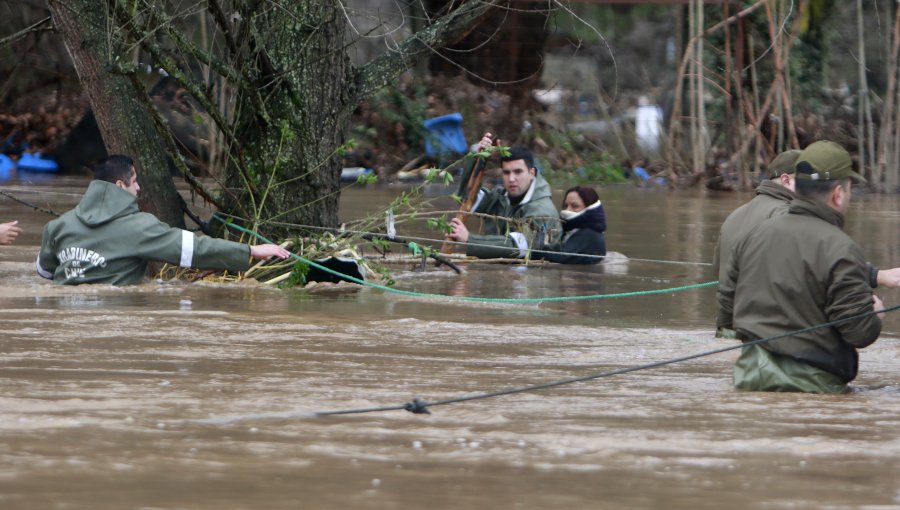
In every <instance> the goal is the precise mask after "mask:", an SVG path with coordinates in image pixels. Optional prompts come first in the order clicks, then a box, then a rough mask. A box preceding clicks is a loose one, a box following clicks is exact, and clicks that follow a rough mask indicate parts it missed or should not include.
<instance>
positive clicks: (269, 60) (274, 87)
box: [226, 0, 354, 234]
mask: <svg viewBox="0 0 900 510" xmlns="http://www.w3.org/2000/svg"><path fill="white" fill-rule="evenodd" d="M284 10H288V11H289V12H288V13H285V12H284ZM341 20H342V18H341V14H340V12H339V11H338V9H337V5H336V4H335V3H332V2H321V1H319V0H309V1H302V2H295V3H293V4H290V6H288V5H287V4H285V5H283V6H282V8H281V9H270V10H268V11H267V12H265V13H261V14H260V15H257V16H254V18H253V23H254V26H253V28H252V41H251V46H252V50H253V52H254V56H253V58H254V59H255V62H256V72H257V73H258V74H257V81H258V85H259V87H260V92H261V94H262V95H263V96H264V97H266V98H267V100H266V103H265V111H264V112H260V111H258V109H256V108H254V105H253V104H252V103H251V99H252V98H249V97H246V96H243V101H242V103H241V105H240V107H239V109H238V111H240V112H244V113H243V116H242V117H241V118H239V119H238V124H237V129H236V135H237V139H238V140H240V141H241V143H242V144H243V146H244V151H243V156H244V164H245V166H244V168H238V166H237V165H232V166H230V167H229V172H228V176H227V181H226V182H227V183H228V186H229V187H230V188H232V189H241V190H242V194H241V196H240V198H239V201H240V206H241V207H242V209H243V211H244V214H246V213H250V214H251V215H252V216H254V218H253V219H254V220H257V221H259V220H260V219H263V220H268V221H270V222H275V223H270V224H268V225H265V224H263V225H264V229H265V230H266V231H267V232H269V233H279V234H286V233H287V232H289V231H292V230H295V229H293V228H291V227H290V226H289V225H280V224H282V223H283V224H291V225H316V226H318V225H322V226H328V227H333V226H336V225H337V211H338V198H339V193H338V187H339V175H340V168H341V158H340V155H339V154H338V153H337V148H338V147H340V146H341V145H342V144H343V143H344V142H345V139H346V130H347V126H348V125H349V115H350V113H351V112H352V109H353V107H354V105H353V104H351V102H350V93H351V91H350V89H349V87H348V84H350V83H352V77H353V76H352V68H351V66H350V63H349V60H348V58H347V55H346V52H345V51H343V48H344V47H345V42H344V37H345V34H344V25H343V23H342V22H341ZM248 183H249V186H248V185H247V184H248ZM233 205H235V206H237V205H238V204H233Z"/></svg>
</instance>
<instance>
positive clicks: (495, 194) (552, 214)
mask: <svg viewBox="0 0 900 510" xmlns="http://www.w3.org/2000/svg"><path fill="white" fill-rule="evenodd" d="M492 143H493V138H492V136H491V134H490V133H485V135H484V137H483V138H482V139H481V141H480V142H478V150H477V152H481V151H483V150H486V149H487V148H488V147H490V146H491V145H492ZM500 165H501V167H502V171H503V187H502V188H501V187H495V188H493V189H491V190H487V189H481V190H479V192H478V199H477V201H476V202H475V204H474V205H473V206H472V212H475V213H481V214H484V215H486V216H487V217H484V218H483V225H484V227H483V232H484V234H482V235H479V234H471V233H469V230H468V228H466V225H465V223H464V222H462V221H460V220H458V219H457V218H453V219H452V220H451V221H450V226H451V228H452V229H453V230H452V232H450V234H448V235H447V239H450V240H452V241H457V242H461V243H469V244H468V245H467V246H466V254H467V255H469V256H470V257H478V258H482V259H488V258H524V257H525V256H527V255H528V254H529V252H530V251H531V250H533V249H543V248H544V247H545V246H550V245H555V244H557V243H558V242H559V239H560V236H561V235H562V227H560V224H559V213H558V212H557V211H556V206H554V205H553V199H552V197H551V189H550V185H549V184H547V181H545V180H544V178H543V177H541V176H540V175H539V174H538V173H537V168H535V165H534V158H533V156H532V155H531V152H530V151H529V150H528V149H525V148H523V147H513V148H511V150H510V154H509V155H508V156H504V157H503V158H501V162H500ZM465 187H466V182H465V179H464V180H463V182H461V183H460V190H461V191H462V190H464V189H465Z"/></svg>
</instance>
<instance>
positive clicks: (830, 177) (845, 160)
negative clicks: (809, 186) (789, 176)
mask: <svg viewBox="0 0 900 510" xmlns="http://www.w3.org/2000/svg"><path fill="white" fill-rule="evenodd" d="M796 169H797V172H796V173H795V174H794V177H795V178H797V179H808V180H813V181H838V180H841V179H848V178H849V179H852V180H853V181H855V182H866V180H865V178H863V176H861V175H859V174H858V173H856V172H854V171H853V162H852V161H851V160H850V153H848V152H847V151H846V150H844V148H843V147H841V146H840V145H838V144H836V143H834V142H830V141H827V140H823V141H819V142H815V143H812V144H810V145H809V146H808V147H807V148H805V149H803V151H802V152H801V153H800V155H799V156H797V164H796Z"/></svg>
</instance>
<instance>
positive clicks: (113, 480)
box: [0, 179, 900, 510]
mask: <svg viewBox="0 0 900 510" xmlns="http://www.w3.org/2000/svg"><path fill="white" fill-rule="evenodd" d="M86 184H87V183H86V181H84V180H81V179H56V180H47V181H34V180H30V181H13V182H6V183H2V184H0V186H2V189H3V190H5V191H9V192H13V193H15V194H17V196H20V197H21V198H24V199H27V200H29V201H31V202H34V203H36V204H40V205H42V206H50V207H52V208H53V209H55V210H58V211H60V212H61V211H64V210H67V209H68V208H70V207H71V206H72V205H74V203H76V202H77V200H78V198H79V195H80V193H81V192H82V191H83V190H84V188H85V187H86ZM26 190H27V191H26ZM398 192H399V190H398V189H396V188H387V187H384V188H370V189H364V190H358V191H350V192H348V193H346V194H345V196H344V204H345V207H344V209H343V210H342V216H343V217H344V218H345V219H353V218H359V217H362V216H364V215H365V214H367V213H370V212H374V211H378V210H379V209H380V208H381V207H383V206H384V204H386V203H387V202H389V201H390V200H391V199H392V198H393V197H394V196H396V194H397V193H398ZM601 196H602V199H603V201H604V204H605V207H606V210H607V214H608V216H609V225H610V231H609V233H608V246H609V248H610V249H611V250H614V251H616V252H620V253H623V254H624V255H626V256H627V257H629V261H628V262H627V263H619V264H610V265H608V266H597V267H571V266H570V267H565V266H551V265H546V266H535V267H528V268H524V267H519V266H510V265H496V264H471V265H469V266H468V271H467V273H466V274H464V275H462V276H457V275H455V274H453V273H451V272H449V271H445V270H436V269H433V268H432V269H429V270H428V271H426V272H425V273H422V272H416V271H413V270H409V269H406V268H401V269H398V270H397V271H396V272H395V278H396V280H397V287H398V288H402V289H408V290H415V291H419V292H428V293H436V294H452V295H469V296H484V297H504V298H506V297H518V298H524V297H550V296H564V295H585V294H607V293H619V292H632V291H643V290H652V289H660V288H668V287H676V286H682V285H690V284H694V283H699V282H706V281H711V280H713V279H715V278H714V276H713V275H712V271H711V270H710V268H709V267H708V266H705V265H700V264H694V263H696V262H708V261H709V260H710V259H711V256H712V247H713V243H714V241H715V236H716V232H717V231H718V227H719V224H720V223H721V221H722V220H723V218H724V217H725V216H726V215H727V214H728V213H729V212H730V211H731V210H732V209H734V208H735V207H736V206H738V205H739V204H740V203H742V202H743V201H744V200H746V199H748V198H749V196H748V195H745V194H707V193H704V192H702V191H693V192H678V193H670V192H666V191H663V190H651V189H632V188H612V189H605V190H603V191H602V193H601ZM854 200H856V203H855V205H854V206H853V210H852V211H851V216H850V218H849V220H848V225H847V229H848V231H849V232H850V233H851V235H852V236H853V237H854V238H856V239H857V240H858V241H859V242H860V243H861V244H862V246H863V248H864V250H865V251H866V253H867V254H868V256H869V257H870V258H871V260H872V261H873V262H874V263H875V264H876V265H879V266H882V267H890V266H895V265H900V253H898V248H900V244H898V233H897V232H898V229H897V228H896V227H897V221H898V218H900V212H898V209H900V208H898V198H897V197H896V196H889V197H880V196H866V195H855V196H854ZM12 218H17V219H19V220H20V221H21V224H22V226H23V227H24V228H25V229H26V233H25V234H24V235H23V236H22V237H20V239H19V242H18V243H17V244H16V245H14V246H11V247H0V331H2V341H0V508H3V509H6V510H11V509H36V508H51V509H52V508H57V509H70V508H75V509H82V508H85V509H100V510H102V509H123V508H167V509H168V508H178V509H222V508H229V509H262V508H266V509H281V508H285V509H287V508H291V509H293V508H316V509H346V508H361V509H365V508H379V509H381V508H398V509H399V508H404V509H405V508H429V509H457V508H521V509H545V508H622V509H626V508H627V509H631V508H710V509H713V508H715V509H720V508H732V509H737V508H900V342H898V339H897V337H898V331H900V321H898V318H897V316H892V317H889V319H888V320H887V321H886V325H885V333H884V335H883V337H882V339H881V340H879V342H877V343H876V344H875V345H873V346H871V347H870V348H868V349H865V350H864V351H862V360H861V370H860V372H861V375H860V377H859V378H858V379H857V381H856V386H857V388H858V391H857V392H856V393H854V394H851V395H842V396H814V395H796V394H762V393H738V392H735V391H734V390H733V389H732V387H731V384H730V376H731V363H732V361H733V359H734V357H735V356H736V354H735V353H734V352H728V353H722V354H717V355H714V356H711V357H705V358H701V359H698V360H693V361H687V362H682V363H678V364H674V365H670V366H666V367H662V368H657V369H653V370H646V371H639V372H634V373H629V374H625V375H620V376H615V377H611V378H605V379H599V380H593V381H589V382H581V383H577V384H571V385H567V386H562V387H556V388H552V389H547V390H543V391H539V392H531V393H522V394H516V395H510V396H505V397H500V398H495V399H490V400H480V401H472V402H466V403H460V404H455V405H447V406H440V407H434V408H432V412H433V414H432V415H413V414H410V413H407V412H405V411H392V412H381V413H369V414H358V415H347V416H329V417H314V416H313V413H314V412H315V411H327V410H337V409H354V408H368V407H378V406H395V405H402V404H404V403H406V402H408V401H410V400H411V399H412V398H415V397H418V398H422V399H425V400H430V401H435V400H441V399H446V398H452V397H458V396H464V395H470V394H476V393H480V392H484V391H493V390H498V389H504V388H510V387H515V386H520V385H528V384H535V383H542V382H548V381H553V380H557V379H565V378H570V377H579V376H585V375H588V374H592V373H598V372H603V371H607V370H614V369H620V368H627V367H632V366H636V365H641V364H645V363H650V362H654V361H659V360H664V359H669V358H676V357H680V356H685V355H689V354H693V353H698V352H703V351H706V350H711V349H715V348H717V347H721V346H723V345H727V343H723V341H720V340H716V339H714V338H713V335H712V322H713V318H714V297H715V290H714V288H705V289H700V290H690V291H685V292H678V293H667V294H663V295H655V296H648V297H634V298H622V299H608V300H587V301H569V302H560V303H555V302H553V303H551V302H544V303H539V304H505V303H472V302H458V301H452V300H433V299H432V300H426V299H419V298H413V297H405V296H398V295H396V294H387V293H385V292H382V291H380V290H376V289H368V288H358V287H352V286H350V287H345V286H339V287H336V288H334V287H324V288H320V289H316V290H312V291H309V290H290V291H279V290H274V289H271V288H267V287H262V286H259V285H252V284H241V285H225V284H208V283H201V284H181V283H147V284H144V285H140V286H136V287H130V288H113V287H108V286H91V287H86V286H85V287H77V288H61V287H57V286H54V285H52V284H49V283H46V282H44V281H42V280H41V279H40V278H38V277H37V276H36V275H35V274H34V273H33V260H34V258H35V255H36V252H37V246H38V245H39V243H40V231H41V227H42V226H43V224H44V223H45V222H46V221H47V220H48V219H49V217H48V216H46V215H44V214H41V213H38V212H33V211H30V210H28V209H27V208H25V207H22V206H21V205H17V204H15V203H14V202H11V201H10V200H7V199H4V198H0V220H3V221H5V220H6V219H12ZM400 233H401V234H403V233H404V232H400ZM659 261H673V262H685V263H677V264H676V263H663V262H659ZM686 262H690V263H686ZM879 294H880V295H881V296H882V297H883V298H884V300H885V303H886V304H888V305H891V304H895V303H897V302H898V300H900V292H898V291H895V290H879Z"/></svg>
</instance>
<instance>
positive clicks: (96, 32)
mask: <svg viewBox="0 0 900 510" xmlns="http://www.w3.org/2000/svg"><path fill="white" fill-rule="evenodd" d="M47 5H48V7H49V9H50V13H51V16H52V17H53V23H54V25H55V26H56V27H57V29H58V30H59V32H60V33H61V34H62V37H63V40H64V41H65V44H66V48H67V49H68V51H69V55H70V56H71V57H72V61H73V63H74V64H75V69H76V71H77V72H78V78H79V80H80V81H81V83H82V85H83V87H84V90H85V92H86V93H87V95H88V98H89V99H90V102H91V107H92V108H93V111H94V115H95V117H96V119H97V124H98V126H99V127H100V132H101V133H102V135H103V141H104V143H105V145H106V150H107V152H108V153H110V154H127V155H130V156H131V157H132V158H134V160H135V166H136V167H137V168H138V172H139V176H138V181H139V182H140V185H141V199H140V204H141V208H142V209H143V210H145V211H147V212H150V213H153V214H155V215H156V216H157V217H159V219H161V220H162V221H165V222H166V223H168V224H169V225H172V226H176V227H184V215H183V214H182V212H181V208H180V207H179V203H180V202H179V200H178V197H177V191H176V190H175V184H174V183H173V182H172V178H171V176H170V174H169V170H168V165H167V164H166V160H165V154H164V153H163V151H162V150H161V149H160V146H159V143H158V138H157V134H156V131H155V129H154V127H153V123H152V122H151V120H150V118H149V117H148V116H147V113H146V111H145V109H144V106H143V105H142V104H141V102H140V101H139V100H140V99H141V98H143V99H145V101H144V104H149V100H147V99H146V92H145V91H144V89H143V88H142V87H137V86H136V84H135V83H134V82H132V81H131V79H130V78H129V77H128V76H127V75H126V74H125V72H127V71H128V66H129V62H130V61H129V60H127V59H125V58H124V56H123V55H124V52H122V51H121V39H120V36H119V32H118V31H117V30H116V29H115V28H114V24H110V23H108V19H109V15H108V13H107V11H106V3H105V2H97V1H95V0H67V1H66V2H62V1H59V0H48V2H47ZM110 27H113V28H110ZM110 57H113V61H110ZM116 57H119V58H118V59H117V58H116Z"/></svg>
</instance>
